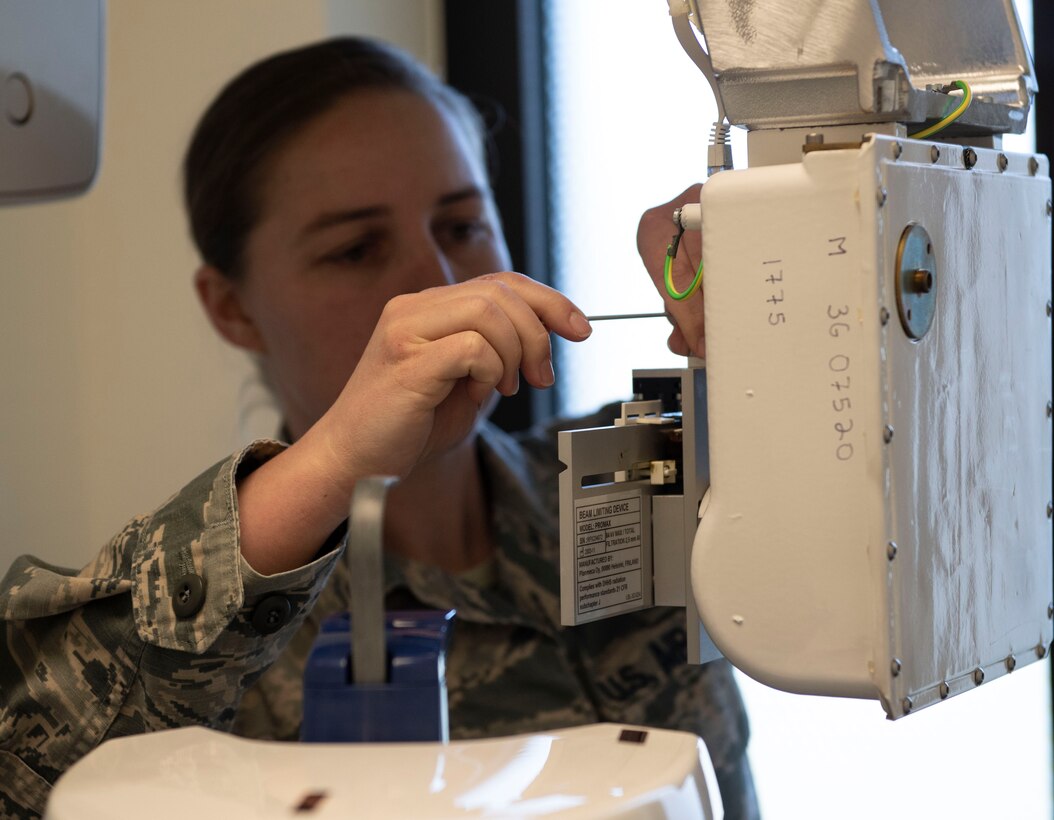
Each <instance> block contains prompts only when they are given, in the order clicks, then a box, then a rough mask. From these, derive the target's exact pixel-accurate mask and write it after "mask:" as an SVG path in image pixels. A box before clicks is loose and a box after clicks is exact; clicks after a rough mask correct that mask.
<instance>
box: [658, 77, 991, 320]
mask: <svg viewBox="0 0 1054 820" xmlns="http://www.w3.org/2000/svg"><path fill="white" fill-rule="evenodd" d="M952 85H953V86H955V87H956V88H958V89H959V90H960V91H962V93H963V96H962V100H961V101H960V102H959V104H958V105H957V106H955V108H954V109H953V110H952V112H951V113H950V114H948V115H947V116H946V117H944V118H943V119H941V120H940V121H938V122H936V123H934V124H933V125H931V126H930V127H929V128H923V129H922V130H921V131H916V132H915V133H914V134H908V136H909V137H911V138H912V139H917V140H922V139H926V138H927V137H932V136H933V135H934V134H939V133H940V132H941V131H943V130H944V129H945V128H947V127H948V126H949V125H951V124H952V123H953V122H955V121H956V120H957V119H959V117H961V116H962V115H963V114H964V113H965V111H966V109H967V108H969V107H970V103H971V102H973V92H972V91H971V90H970V86H969V84H968V83H966V82H964V81H963V80H954V81H953V82H952ZM683 233H684V230H683V229H682V230H681V231H680V233H678V234H677V235H676V236H675V237H674V238H673V239H672V240H671V242H670V244H669V245H667V246H666V259H665V260H664V261H663V266H662V274H663V281H664V282H665V284H666V293H667V294H669V297H670V298H671V299H676V300H677V301H678V302H683V301H684V300H685V299H687V298H688V297H689V296H691V295H692V294H693V293H695V292H696V291H697V290H699V286H700V285H701V284H702V283H703V263H702V261H700V262H699V270H697V271H696V272H695V278H694V279H693V280H692V284H690V285H689V286H688V287H687V289H686V290H683V291H679V290H677V288H676V287H674V284H673V260H674V258H675V257H676V256H677V246H678V245H679V244H680V240H681V234H683Z"/></svg>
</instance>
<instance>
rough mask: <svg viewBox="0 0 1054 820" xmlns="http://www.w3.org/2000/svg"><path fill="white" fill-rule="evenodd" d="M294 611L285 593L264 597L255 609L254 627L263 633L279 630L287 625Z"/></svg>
mask: <svg viewBox="0 0 1054 820" xmlns="http://www.w3.org/2000/svg"><path fill="white" fill-rule="evenodd" d="M292 611H293V607H292V606H291V605H290V604H289V599H288V598H286V597H285V596H284V595H271V596H269V597H267V598H264V599H263V600H262V601H260V603H258V604H257V605H256V609H254V610H253V628H254V629H255V630H256V631H257V632H259V633H260V634H261V635H270V634H271V633H272V632H277V631H278V630H279V629H281V628H282V627H283V626H285V622H286V621H288V620H289V615H290V613H291V612H292Z"/></svg>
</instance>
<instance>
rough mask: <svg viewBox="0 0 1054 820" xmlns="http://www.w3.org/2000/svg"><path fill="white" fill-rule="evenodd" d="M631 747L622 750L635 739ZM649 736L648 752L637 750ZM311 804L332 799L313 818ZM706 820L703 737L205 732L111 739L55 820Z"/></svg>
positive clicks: (63, 795) (661, 733)
mask: <svg viewBox="0 0 1054 820" xmlns="http://www.w3.org/2000/svg"><path fill="white" fill-rule="evenodd" d="M624 731H627V732H628V733H629V737H630V739H629V740H620V737H621V736H622V734H623V732H624ZM639 733H646V736H645V737H644V738H643V742H634V738H637V737H639ZM310 795H323V797H322V798H321V799H318V800H317V801H316V802H315V805H314V807H313V808H306V809H305V808H300V809H299V810H298V807H300V806H302V804H304V805H306V804H310V803H311V802H312V800H311V799H310ZM292 815H296V816H298V817H305V818H326V817H329V818H336V817H341V818H344V817H356V818H380V817H385V818H387V817H413V818H432V817H561V818H594V817H622V818H637V817H639V818H645V817H646V818H661V817H670V818H678V820H679V819H680V818H687V819H688V820H691V819H692V818H699V820H704V819H705V820H710V818H720V817H721V816H722V815H723V812H722V809H721V800H720V796H719V795H718V791H717V781H716V778H715V776H714V771H713V768H712V766H711V764H710V758H709V755H708V753H707V751H706V747H705V745H704V744H703V741H702V740H700V739H699V738H698V737H696V736H695V735H693V734H689V733H686V732H673V731H667V730H661V729H640V728H637V727H627V726H621V725H616V724H596V725H593V726H579V727H574V728H570V729H561V730H558V731H554V732H547V733H538V734H532V735H517V736H513V737H505V738H495V739H487V740H471V741H457V742H453V743H449V744H446V745H443V744H438V743H404V744H362V745H359V744H306V743H276V742H268V741H258V740H245V739H243V738H238V737H234V736H232V735H228V734H224V733H222V732H216V731H212V730H209V729H203V728H198V727H194V728H186V729H177V730H173V731H171V732H157V733H154V734H146V735H136V736H132V737H126V738H120V739H118V740H111V741H109V742H108V743H105V744H103V745H102V746H100V747H99V748H98V749H96V750H95V751H93V752H92V753H91V754H89V755H88V756H87V757H85V758H84V759H82V760H81V761H80V762H79V763H77V764H76V765H74V766H73V767H72V768H71V769H70V770H69V771H68V772H67V773H66V774H65V775H64V776H63V777H62V778H61V779H60V780H59V782H58V784H57V785H56V787H55V789H54V791H53V792H52V796H51V800H50V802H49V803H48V809H47V812H46V814H45V818H46V820H96V819H97V820H113V818H120V817H135V818H141V817H147V816H148V817H150V818H151V820H165V818H173V820H177V819H178V820H186V818H188V817H190V818H194V820H212V818H223V820H228V818H232V817H254V818H267V817H282V818H287V817H290V816H292Z"/></svg>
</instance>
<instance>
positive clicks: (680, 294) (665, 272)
mask: <svg viewBox="0 0 1054 820" xmlns="http://www.w3.org/2000/svg"><path fill="white" fill-rule="evenodd" d="M683 233H684V230H683V229H682V230H681V232H680V233H678V234H677V236H675V237H674V238H673V240H671V242H670V244H669V245H667V246H666V259H665V261H664V262H663V265H662V279H663V281H664V282H665V283H666V293H668V294H669V296H670V298H671V299H676V300H677V301H678V302H683V301H684V300H685V299H687V298H688V297H689V296H691V295H692V294H693V293H695V292H696V291H697V290H699V286H700V285H701V284H702V283H703V261H702V260H701V259H700V260H699V270H697V271H696V272H695V279H693V280H692V284H690V285H689V286H688V288H687V289H686V290H683V291H679V290H677V288H675V287H674V286H673V260H674V257H676V256H677V246H678V245H679V244H680V241H681V234H683Z"/></svg>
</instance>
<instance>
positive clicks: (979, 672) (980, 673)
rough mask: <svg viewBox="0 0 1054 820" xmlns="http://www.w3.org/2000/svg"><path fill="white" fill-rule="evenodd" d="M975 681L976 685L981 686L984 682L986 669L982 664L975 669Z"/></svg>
mask: <svg viewBox="0 0 1054 820" xmlns="http://www.w3.org/2000/svg"><path fill="white" fill-rule="evenodd" d="M973 683H974V686H980V685H981V684H982V683H984V670H983V669H982V668H981V667H980V666H978V667H977V668H976V669H975V670H973Z"/></svg>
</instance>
